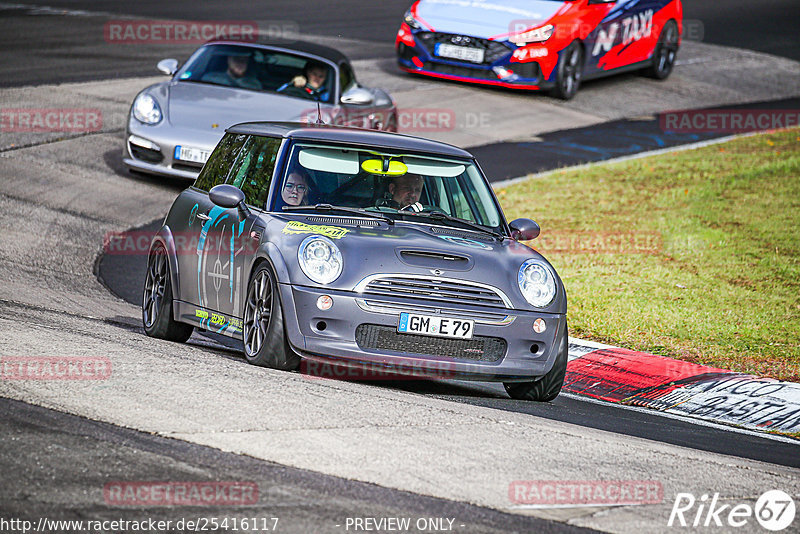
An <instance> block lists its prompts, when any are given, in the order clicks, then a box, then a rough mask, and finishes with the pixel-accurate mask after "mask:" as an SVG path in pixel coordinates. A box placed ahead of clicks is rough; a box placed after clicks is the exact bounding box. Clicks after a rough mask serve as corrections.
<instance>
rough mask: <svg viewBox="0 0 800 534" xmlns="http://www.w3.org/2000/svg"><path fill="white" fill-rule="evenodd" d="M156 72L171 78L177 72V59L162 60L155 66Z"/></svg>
mask: <svg viewBox="0 0 800 534" xmlns="http://www.w3.org/2000/svg"><path fill="white" fill-rule="evenodd" d="M156 68H157V69H158V72H160V73H161V74H164V75H166V76H172V75H173V74H175V73H176V72H177V71H178V60H177V59H171V58H170V59H162V60H161V61H159V62H158V65H156Z"/></svg>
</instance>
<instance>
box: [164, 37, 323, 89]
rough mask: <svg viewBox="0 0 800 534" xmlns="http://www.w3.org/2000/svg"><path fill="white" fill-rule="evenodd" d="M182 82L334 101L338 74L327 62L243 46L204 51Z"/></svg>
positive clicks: (180, 76) (187, 68)
mask: <svg viewBox="0 0 800 534" xmlns="http://www.w3.org/2000/svg"><path fill="white" fill-rule="evenodd" d="M177 77H178V79H179V80H182V81H190V82H199V83H207V84H212V85H223V86H227V87H236V88H240V89H249V90H253V91H264V92H273V93H280V94H284V95H286V96H293V97H297V98H305V99H308V100H318V101H320V102H331V101H332V100H333V87H334V85H333V84H334V81H335V80H334V77H335V76H334V72H333V68H331V66H330V65H329V64H327V63H324V62H322V61H318V60H316V59H313V58H308V57H304V56H300V55H295V54H289V53H286V52H277V51H273V50H267V49H263V48H255V47H250V46H240V45H209V46H205V47H203V48H201V49H200V50H198V52H197V53H196V54H195V55H194V56H192V58H190V60H189V61H188V62H187V63H186V65H184V66H183V68H181V70H180V71H179V72H178V74H177Z"/></svg>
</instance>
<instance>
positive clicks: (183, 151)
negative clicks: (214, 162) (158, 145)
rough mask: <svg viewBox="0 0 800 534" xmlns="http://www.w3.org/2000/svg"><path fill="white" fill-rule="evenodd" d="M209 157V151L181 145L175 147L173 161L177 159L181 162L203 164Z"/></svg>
mask: <svg viewBox="0 0 800 534" xmlns="http://www.w3.org/2000/svg"><path fill="white" fill-rule="evenodd" d="M209 155H211V151H210V150H203V149H202V148H192V147H190V146H181V145H178V146H176V147H175V159H179V160H181V161H191V162H194V163H205V162H206V161H208V156H209Z"/></svg>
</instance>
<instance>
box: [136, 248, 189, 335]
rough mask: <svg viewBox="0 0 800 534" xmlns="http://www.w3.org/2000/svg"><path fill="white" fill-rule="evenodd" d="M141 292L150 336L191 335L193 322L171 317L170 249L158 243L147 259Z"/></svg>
mask: <svg viewBox="0 0 800 534" xmlns="http://www.w3.org/2000/svg"><path fill="white" fill-rule="evenodd" d="M143 293H144V294H143V296H142V323H143V324H144V332H145V334H147V335H148V336H150V337H156V338H159V339H166V340H169V341H177V342H178V343H183V342H185V341H186V340H187V339H189V337H191V335H192V330H194V327H193V326H192V325H188V324H184V323H179V322H177V321H175V320H174V319H173V317H172V282H171V280H170V275H169V265H168V261H167V251H166V249H165V248H164V245H161V244H158V245H156V246H155V248H153V250H151V251H150V256H149V257H148V259H147V274H145V277H144V292H143Z"/></svg>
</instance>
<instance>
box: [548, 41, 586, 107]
mask: <svg viewBox="0 0 800 534" xmlns="http://www.w3.org/2000/svg"><path fill="white" fill-rule="evenodd" d="M582 76H583V47H582V46H581V43H580V42H578V41H573V42H572V44H571V45H569V46H568V47H566V48H565V49H564V50H563V51H562V52H561V57H560V58H559V60H558V65H557V66H556V86H555V87H553V89H552V90H551V92H550V93H551V94H552V95H553V96H555V97H557V98H560V99H562V100H569V99H570V98H572V97H573V96H575V93H577V92H578V87H580V85H581V77H582Z"/></svg>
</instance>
